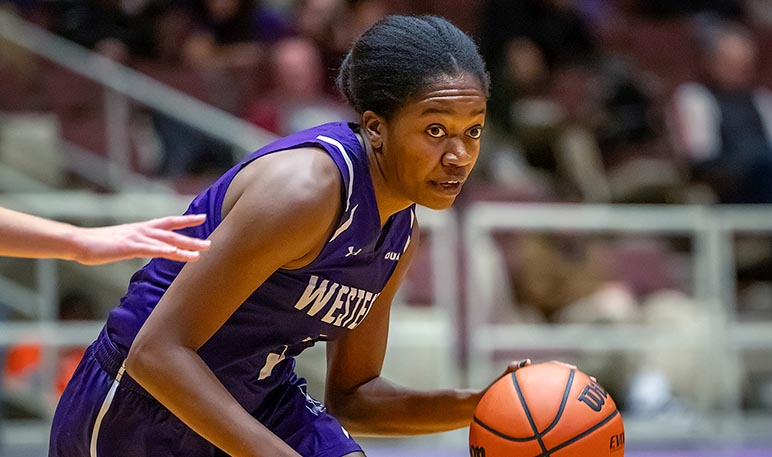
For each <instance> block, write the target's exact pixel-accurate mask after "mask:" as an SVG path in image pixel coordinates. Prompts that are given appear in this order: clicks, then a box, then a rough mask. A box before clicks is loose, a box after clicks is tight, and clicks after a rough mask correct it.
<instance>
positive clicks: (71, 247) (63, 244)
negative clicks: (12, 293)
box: [0, 208, 79, 260]
mask: <svg viewBox="0 0 772 457" xmlns="http://www.w3.org/2000/svg"><path fill="white" fill-rule="evenodd" d="M78 230H79V229H78V227H75V226H73V225H70V224H65V223H62V222H57V221H52V220H49V219H43V218H40V217H37V216H33V215H30V214H25V213H20V212H17V211H13V210H9V209H6V208H0V256H7V257H25V258H57V259H65V260H74V259H76V258H77V256H78V255H79V252H78V250H79V246H78V242H77V232H78Z"/></svg>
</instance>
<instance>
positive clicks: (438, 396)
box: [326, 224, 480, 435]
mask: <svg viewBox="0 0 772 457" xmlns="http://www.w3.org/2000/svg"><path fill="white" fill-rule="evenodd" d="M418 243H419V229H418V226H417V224H416V226H415V227H414V229H413V235H412V236H411V242H410V246H409V247H408V249H407V251H406V252H405V254H404V255H402V257H401V258H400V261H399V264H398V266H397V270H396V271H395V272H394V275H393V276H392V277H391V279H390V280H389V282H388V284H387V285H386V287H385V288H384V290H383V291H382V292H381V295H380V296H379V297H378V300H377V301H376V303H375V305H374V306H373V309H372V311H371V312H370V314H369V315H368V317H367V319H365V320H364V322H363V323H362V325H360V326H359V327H357V329H356V330H354V331H352V332H349V333H348V334H346V335H345V336H343V337H342V338H340V339H338V340H336V341H331V342H328V343H327V348H328V349H327V386H326V404H327V407H328V408H329V409H330V411H331V412H332V413H333V414H335V416H336V417H337V418H338V419H339V420H340V421H341V423H342V424H343V425H344V426H345V427H346V428H347V429H348V430H350V431H351V432H352V433H353V434H358V435H417V434H424V433H434V432H441V431H447V430H453V429H456V428H460V427H465V426H467V425H469V421H470V420H471V418H472V414H473V413H474V407H475V405H476V404H477V402H478V401H479V398H480V394H479V392H477V391H471V390H461V389H448V390H438V391H418V390H414V389H409V388H406V387H403V386H400V385H397V384H395V383H393V382H391V381H389V380H387V379H385V378H383V377H381V369H382V367H383V360H384V357H385V354H386V345H387V339H388V332H389V314H390V309H391V303H392V300H393V298H394V295H395V293H396V291H397V288H398V286H399V284H400V283H401V282H402V279H403V278H404V276H405V273H406V272H407V270H408V268H409V266H410V262H411V261H412V259H413V256H414V255H415V252H416V249H417V246H418ZM408 363H409V362H408ZM439 411H441V413H438V412H439Z"/></svg>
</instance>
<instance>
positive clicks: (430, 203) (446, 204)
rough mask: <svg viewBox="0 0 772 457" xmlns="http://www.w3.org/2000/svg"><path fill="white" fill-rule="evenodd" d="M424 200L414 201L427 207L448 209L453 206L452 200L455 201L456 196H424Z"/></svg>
mask: <svg viewBox="0 0 772 457" xmlns="http://www.w3.org/2000/svg"><path fill="white" fill-rule="evenodd" d="M423 200H424V201H420V202H416V203H418V204H419V205H421V206H425V207H427V208H429V209H435V210H443V209H448V208H450V207H451V206H453V202H455V201H456V197H455V196H452V197H449V196H445V197H442V198H436V197H435V198H426V199H423Z"/></svg>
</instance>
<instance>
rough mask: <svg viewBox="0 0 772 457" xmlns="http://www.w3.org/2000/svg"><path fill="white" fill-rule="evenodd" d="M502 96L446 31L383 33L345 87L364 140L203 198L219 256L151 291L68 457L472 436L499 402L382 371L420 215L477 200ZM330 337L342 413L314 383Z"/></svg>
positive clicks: (93, 350) (332, 396) (112, 336)
mask: <svg viewBox="0 0 772 457" xmlns="http://www.w3.org/2000/svg"><path fill="white" fill-rule="evenodd" d="M488 84H489V83H488V75H487V73H486V71H485V68H484V64H483V61H482V59H481V57H480V55H479V54H478V50H477V48H476V46H475V45H474V43H473V42H472V41H471V40H470V39H469V37H467V36H466V35H465V34H464V33H463V32H461V31H460V30H458V29H457V28H455V27H454V26H453V25H451V24H450V23H448V22H447V21H445V20H444V19H440V18H436V17H405V16H390V17H387V18H385V19H383V20H381V21H380V22H378V23H376V24H375V25H374V26H373V27H372V28H371V29H369V30H368V31H367V32H365V33H364V35H363V36H362V37H361V38H360V39H359V40H358V41H357V42H356V43H355V44H354V46H353V48H352V50H351V51H350V52H349V54H348V56H347V57H346V59H345V60H344V62H343V64H342V66H341V69H340V72H339V76H338V85H339V87H340V88H341V89H342V91H343V93H344V94H345V95H346V97H347V98H348V100H349V102H350V103H351V105H352V106H353V108H354V109H356V111H357V112H358V113H359V119H358V120H359V122H358V124H349V123H343V122H341V123H332V124H325V125H321V126H318V127H315V128H312V129H310V130H306V131H302V132H299V133H296V134H292V135H290V136H288V137H286V138H284V139H281V140H278V141H276V142H275V143H272V144H270V145H268V146H266V147H264V148H262V149H260V150H258V151H257V152H255V153H253V154H252V155H250V156H249V157H247V158H246V159H245V160H244V161H243V162H241V163H240V164H239V165H237V166H235V167H234V168H233V169H231V170H230V171H228V172H226V173H225V175H223V176H222V177H221V178H220V179H219V180H218V181H216V182H215V183H214V184H213V185H212V186H211V187H210V188H209V189H207V190H205V191H204V192H203V193H201V194H200V195H199V196H197V197H196V199H195V200H194V201H193V203H192V204H191V205H190V208H189V210H188V212H191V213H195V212H206V213H207V216H208V218H207V221H206V223H205V224H203V225H201V226H199V227H195V228H191V229H189V230H187V231H186V233H188V234H190V235H192V236H197V237H200V238H209V239H211V240H212V242H213V248H212V249H211V250H210V251H209V252H207V253H206V254H204V255H202V257H201V260H200V261H199V262H196V263H194V264H187V265H184V266H183V264H181V263H177V262H172V261H168V260H162V259H154V260H153V261H151V262H150V263H149V264H148V265H147V266H146V267H145V268H143V269H142V270H140V271H139V272H138V273H136V274H135V275H134V277H133V278H132V281H131V284H130V285H129V290H128V293H127V294H126V295H125V296H124V297H123V299H122V300H121V304H120V306H119V307H118V308H115V309H114V310H113V311H112V312H111V313H110V315H109V317H108V320H107V324H106V325H105V327H104V329H103V331H102V333H101V335H100V336H99V337H98V339H97V341H96V342H95V343H94V344H93V345H92V346H91V347H90V348H89V350H88V351H87V353H86V355H85V357H84V359H83V361H82V362H81V364H80V366H79V368H78V370H77V371H76V373H75V375H74V377H73V379H72V381H71V382H70V384H69V386H68V387H67V389H66V390H65V392H64V395H63V396H62V398H61V401H60V403H59V405H58V408H57V411H56V414H55V417H54V421H53V426H52V433H51V444H50V456H54V457H73V456H91V457H96V456H101V457H128V456H132V457H139V456H153V457H155V456H186V457H203V456H223V455H231V456H238V457H242V456H263V457H290V456H294V457H297V456H304V457H310V456H314V457H342V456H348V457H363V456H364V453H363V452H362V450H361V448H360V446H359V445H358V444H357V443H356V441H355V440H354V439H353V438H352V437H351V435H352V434H369V435H373V434H376V435H394V434H401V435H404V434H421V433H431V432H439V431H444V430H451V429H455V428H460V427H464V426H467V425H468V424H469V422H470V420H471V418H472V415H473V412H474V408H475V405H476V404H477V402H478V401H479V399H480V397H481V392H479V391H468V390H443V391H430V392H419V391H415V390H410V389H407V388H404V387H400V386H397V385H395V384H392V383H390V382H389V381H387V380H386V379H383V378H382V377H381V376H380V372H381V366H382V363H383V358H384V354H385V351H386V338H387V333H388V325H389V308H390V305H391V301H392V298H393V297H394V294H395V291H396V289H397V286H398V284H399V283H400V281H401V280H402V278H403V276H404V274H405V270H406V269H407V267H408V265H409V263H410V260H411V257H412V256H413V255H414V252H415V250H416V245H417V243H418V232H419V230H418V225H417V222H416V219H415V213H414V207H415V204H416V203H418V204H421V205H424V206H427V207H430V208H435V209H442V208H448V207H449V206H450V205H451V204H452V203H453V201H454V199H455V198H456V195H458V193H459V192H460V190H461V187H462V186H463V184H464V182H465V181H466V179H467V177H468V175H469V172H470V171H471V169H472V167H473V166H474V164H475V161H476V159H477V155H478V152H479V148H480V136H481V134H482V130H483V125H484V123H485V108H486V98H487V93H488ZM317 341H326V342H327V358H328V373H327V382H326V394H325V401H324V404H322V403H320V402H318V401H316V400H314V399H313V398H311V397H310V396H309V395H308V394H307V392H306V383H305V381H304V380H303V379H302V378H298V377H297V376H296V375H295V373H294V367H295V362H294V357H295V356H297V355H298V354H300V352H302V351H303V350H304V349H306V348H308V347H310V346H312V345H313V344H314V343H316V342H317ZM510 369H515V366H514V365H513V366H512V367H511V368H510Z"/></svg>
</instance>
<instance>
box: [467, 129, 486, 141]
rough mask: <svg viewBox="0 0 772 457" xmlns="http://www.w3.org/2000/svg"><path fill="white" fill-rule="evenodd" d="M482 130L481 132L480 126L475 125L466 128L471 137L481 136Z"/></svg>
mask: <svg viewBox="0 0 772 457" xmlns="http://www.w3.org/2000/svg"><path fill="white" fill-rule="evenodd" d="M482 132H483V129H482V127H480V126H477V127H472V128H471V129H469V130H467V132H466V134H467V135H469V136H470V137H471V138H474V139H477V138H480V137H481V136H482Z"/></svg>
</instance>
